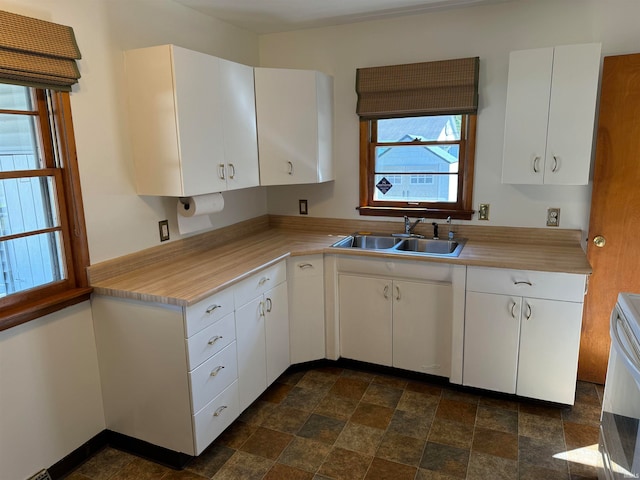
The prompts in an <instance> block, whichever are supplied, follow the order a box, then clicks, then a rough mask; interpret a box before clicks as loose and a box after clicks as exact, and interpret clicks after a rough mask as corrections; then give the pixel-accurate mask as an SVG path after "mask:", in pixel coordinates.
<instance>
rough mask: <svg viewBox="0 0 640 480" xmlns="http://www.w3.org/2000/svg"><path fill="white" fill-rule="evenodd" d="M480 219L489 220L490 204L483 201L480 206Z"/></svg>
mask: <svg viewBox="0 0 640 480" xmlns="http://www.w3.org/2000/svg"><path fill="white" fill-rule="evenodd" d="M478 220H489V204H488V203H481V204H480V208H478Z"/></svg>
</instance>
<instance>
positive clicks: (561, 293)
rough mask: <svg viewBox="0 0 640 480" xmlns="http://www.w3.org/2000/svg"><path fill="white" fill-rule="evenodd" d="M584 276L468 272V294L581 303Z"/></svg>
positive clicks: (470, 269)
mask: <svg viewBox="0 0 640 480" xmlns="http://www.w3.org/2000/svg"><path fill="white" fill-rule="evenodd" d="M584 289H585V276H584V275H581V274H572V273H557V272H538V271H532V270H508V269H503V268H484V267H468V268H467V291H473V292H484V293H497V294H502V295H514V296H519V297H533V298H548V299H554V300H566V301H569V302H583V301H584Z"/></svg>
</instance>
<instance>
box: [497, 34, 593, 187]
mask: <svg viewBox="0 0 640 480" xmlns="http://www.w3.org/2000/svg"><path fill="white" fill-rule="evenodd" d="M600 50H601V45H600V44H595V43H592V44H581V45H567V46H559V47H554V48H543V49H533V50H521V51H516V52H511V54H510V56H509V77H508V87H507V106H506V115H505V136H504V150H503V166H502V182H503V183H514V184H543V183H544V184H554V185H586V184H587V183H588V181H589V168H590V164H591V150H592V140H593V128H594V119H595V107H596V98H597V93H598V77H599V71H600Z"/></svg>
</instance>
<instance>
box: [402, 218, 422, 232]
mask: <svg viewBox="0 0 640 480" xmlns="http://www.w3.org/2000/svg"><path fill="white" fill-rule="evenodd" d="M423 221H424V218H418V219H417V220H416V221H415V222H413V223H411V220H410V219H409V217H407V216H406V215H405V217H404V234H405V235H407V236H409V235H413V229H414V228H416V225H418V224H419V223H420V222H423Z"/></svg>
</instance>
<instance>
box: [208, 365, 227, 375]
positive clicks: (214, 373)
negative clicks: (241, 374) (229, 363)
mask: <svg viewBox="0 0 640 480" xmlns="http://www.w3.org/2000/svg"><path fill="white" fill-rule="evenodd" d="M223 368H224V365H218V366H217V367H216V368H214V369H213V370H211V373H210V375H211V376H212V377H215V376H216V375H218V374H219V373H220V370H222V369H223Z"/></svg>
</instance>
